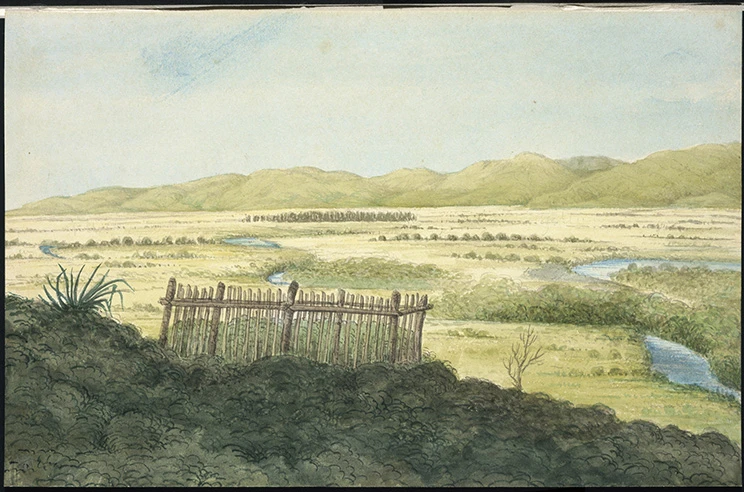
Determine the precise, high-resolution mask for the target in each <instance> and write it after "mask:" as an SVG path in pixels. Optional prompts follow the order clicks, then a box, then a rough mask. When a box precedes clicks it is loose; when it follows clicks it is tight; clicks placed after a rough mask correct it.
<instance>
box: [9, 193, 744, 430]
mask: <svg viewBox="0 0 744 492" xmlns="http://www.w3.org/2000/svg"><path fill="white" fill-rule="evenodd" d="M365 210H370V211H378V210H380V211H381V210H385V209H365ZM288 211H291V210H288ZM406 211H410V212H412V213H413V214H414V215H415V216H416V220H413V221H409V222H318V223H313V222H306V223H304V222H303V223H286V222H285V223H280V222H245V221H244V220H243V219H244V218H245V217H246V215H250V214H252V213H253V212H252V211H244V212H182V213H171V214H166V213H142V214H103V215H81V216H75V215H70V216H40V217H18V216H7V217H6V224H5V240H6V247H5V260H6V293H8V292H12V293H16V294H19V295H22V296H27V297H36V296H37V295H38V294H40V293H41V292H42V290H41V289H42V285H43V284H44V283H45V278H46V276H48V275H52V276H54V275H56V274H57V273H58V272H59V269H58V267H57V264H58V263H60V264H62V265H63V266H65V267H73V268H75V270H77V269H78V268H79V267H81V266H83V265H87V267H86V271H91V270H92V267H94V266H95V265H97V264H99V263H103V267H102V269H110V270H111V273H110V275H111V276H113V277H117V278H124V279H126V280H127V281H128V282H129V284H131V285H132V287H133V288H134V292H126V293H125V295H124V307H123V308H122V307H121V305H119V303H118V300H116V299H115V302H114V305H113V315H114V317H115V318H116V319H119V320H121V321H123V322H127V323H132V324H134V325H135V326H136V327H137V328H138V329H139V330H141V332H142V333H143V334H144V335H146V336H148V337H157V335H158V332H159V327H160V320H161V316H162V308H161V306H160V304H159V303H158V300H159V298H160V297H162V296H163V295H164V293H165V287H166V284H167V282H168V279H169V278H170V277H171V276H175V277H176V278H177V280H178V281H179V282H182V283H184V284H192V285H193V284H197V285H198V286H199V287H209V286H216V284H217V282H219V281H222V282H225V283H226V284H228V285H242V286H247V287H260V288H262V289H263V288H266V287H270V284H268V282H267V281H266V277H267V276H268V275H269V274H271V273H275V272H277V271H284V272H286V275H285V277H286V278H287V279H295V280H297V281H298V282H299V283H300V286H301V288H306V289H313V290H326V291H333V290H335V289H338V288H344V289H347V290H351V291H353V292H357V291H358V292H363V293H365V294H375V295H384V296H389V295H390V293H391V291H392V290H393V289H399V290H401V291H403V292H404V293H405V292H421V293H426V294H429V298H430V300H431V301H432V302H433V304H434V306H435V307H434V310H433V311H432V312H431V313H430V315H429V317H428V318H427V322H426V325H425V329H424V330H425V331H424V349H425V350H429V351H431V352H433V353H434V354H435V356H436V357H437V358H438V359H441V360H448V361H450V363H451V364H452V365H453V366H454V368H455V369H457V371H458V373H459V375H460V376H461V377H465V376H472V377H479V378H487V379H489V380H491V381H494V382H496V383H497V384H499V385H502V386H509V380H508V377H507V373H506V370H505V369H504V366H503V364H502V361H503V358H504V354H506V353H507V352H508V350H509V347H510V346H511V343H512V341H513V340H514V339H516V337H517V335H518V332H519V330H520V329H521V328H522V327H526V326H528V325H532V326H533V327H534V328H535V329H536V332H537V333H538V335H539V343H540V344H541V345H542V346H543V347H544V349H545V350H546V354H547V355H546V356H545V358H544V361H543V363H542V364H540V365H538V366H535V367H531V368H530V369H529V370H528V371H527V373H526V374H525V377H524V386H525V389H526V391H528V392H543V393H547V394H549V395H550V396H551V397H553V398H557V399H562V400H569V401H572V402H574V403H576V404H594V403H602V404H605V405H607V406H609V407H612V408H614V409H616V411H617V413H618V416H620V417H621V418H623V419H626V420H634V419H647V420H650V421H653V422H655V423H658V424H660V425H667V424H673V425H677V426H679V427H680V428H683V429H688V430H693V431H698V432H699V431H702V430H705V429H716V430H719V431H720V432H722V433H724V434H726V435H727V436H729V437H731V438H732V439H735V440H736V441H737V442H740V405H739V404H737V403H734V402H732V401H730V400H726V399H724V398H720V397H717V396H713V395H710V394H707V393H705V392H703V391H700V390H696V389H689V388H681V387H679V386H677V385H673V384H670V383H668V382H666V381H664V380H663V378H659V377H657V376H655V375H653V374H651V373H650V372H649V361H648V360H646V358H645V357H646V356H645V355H644V354H645V351H644V349H643V347H642V343H641V335H642V334H643V333H644V330H646V331H651V332H653V330H650V329H648V328H649V326H650V325H643V324H640V323H636V324H633V323H631V322H630V321H628V320H620V319H618V322H617V325H615V324H614V323H613V319H612V316H610V315H607V314H606V313H609V312H611V311H609V310H608V309H609V308H610V307H612V306H610V305H609V304H608V305H607V308H608V309H603V308H602V306H601V305H598V304H597V302H598V301H597V300H598V299H600V300H601V299H605V300H606V299H607V298H611V297H612V296H629V297H628V298H634V297H633V296H648V295H650V294H651V293H653V292H658V293H660V294H661V295H663V298H664V299H665V300H664V302H666V301H669V302H673V301H679V303H684V304H679V307H674V308H673V309H672V308H669V309H670V311H669V312H668V313H667V314H670V316H671V315H674V316H678V318H679V317H680V316H681V318H685V316H688V315H689V316H688V318H689V319H682V321H679V319H677V318H674V319H675V320H676V321H675V322H674V323H677V324H674V323H673V322H672V321H670V320H671V319H672V318H669V319H667V318H664V319H667V321H666V325H664V326H668V327H670V328H669V330H668V332H664V333H666V334H668V335H670V336H676V335H674V334H675V333H676V334H680V333H687V332H685V331H684V330H685V329H686V328H689V327H690V326H693V327H694V326H696V325H694V324H691V323H692V321H695V320H698V318H697V317H700V316H703V314H705V316H708V317H709V319H708V321H705V323H704V326H705V327H706V330H707V331H705V330H703V331H699V330H698V331H695V330H693V331H691V332H690V333H692V334H698V335H700V337H698V338H699V340H700V341H701V342H700V343H708V342H709V349H710V350H709V352H708V353H707V354H706V355H707V356H708V358H709V359H710V360H711V362H712V363H713V366H714V368H717V371H719V372H720V373H722V374H723V373H724V372H725V368H726V367H730V364H729V365H727V364H728V362H726V360H729V362H730V360H733V359H731V358H732V357H733V358H734V359H735V360H736V361H737V362H739V364H740V355H739V353H738V347H739V345H738V343H736V342H735V341H736V336H737V335H738V334H739V333H740V314H739V309H738V302H737V301H738V300H739V299H740V297H741V293H740V289H739V290H738V291H737V290H736V289H735V288H733V287H732V286H733V285H735V284H736V283H737V282H740V280H737V279H740V274H736V275H733V276H732V275H731V274H729V275H728V276H725V275H724V276H720V275H718V276H714V277H711V278H714V279H715V281H706V282H704V283H702V284H700V285H699V286H697V287H695V286H694V285H693V284H692V283H690V282H687V281H686V280H682V281H680V280H673V279H671V278H667V277H663V276H659V275H656V276H654V277H653V278H652V279H651V278H635V277H629V278H616V279H615V281H614V282H598V281H591V280H590V279H586V278H583V277H580V276H578V275H573V274H571V272H570V270H569V269H568V268H569V267H570V266H571V265H578V264H583V263H588V262H592V261H596V260H601V259H608V258H639V259H640V258H668V259H677V260H713V261H729V262H739V261H740V257H741V211H740V210H711V209H625V210H620V209H592V210H588V209H556V210H529V209H524V208H521V207H499V206H493V207H445V208H415V209H407V210H406ZM281 212H283V211H276V213H281ZM272 213H274V212H272ZM229 237H258V238H261V239H265V240H270V241H273V242H275V243H277V244H279V245H280V248H277V249H271V248H251V247H244V246H234V245H228V244H224V243H223V242H222V240H223V239H225V238H229ZM44 244H46V245H51V246H55V245H56V247H55V248H53V249H52V250H51V251H52V252H54V253H55V254H57V255H58V256H61V257H63V258H62V259H59V258H54V257H52V256H49V255H46V254H44V253H42V251H40V249H39V246H40V245H44ZM665 275H666V274H665ZM678 275H679V274H678ZM706 275H707V274H706ZM737 275H738V276H737ZM724 277H725V278H724ZM489 283H495V284H497V285H507V284H508V285H511V287H509V288H508V289H507V290H506V292H505V293H504V292H502V293H501V294H499V295H502V294H503V295H506V296H507V297H505V299H511V300H512V301H513V304H514V303H516V304H520V305H523V306H529V305H531V304H530V303H531V302H532V300H534V299H543V298H544V297H545V296H546V295H547V293H550V292H553V293H556V294H555V295H553V297H552V298H551V299H552V301H551V302H553V303H555V302H563V300H565V299H568V298H570V299H574V300H575V299H579V300H580V301H581V303H584V304H580V305H581V306H589V307H591V310H592V311H591V312H593V313H595V314H594V315H593V316H595V318H596V316H600V317H601V316H602V315H603V314H602V313H605V314H604V316H605V318H603V319H602V320H601V322H599V321H596V319H595V318H591V317H589V318H586V319H583V318H582V321H577V320H576V316H575V315H572V316H574V318H571V319H572V321H570V322H565V320H564V321H563V322H561V318H560V316H558V317H553V318H550V319H549V321H547V322H546V321H545V320H544V318H539V316H545V315H546V314H545V313H547V312H548V311H545V310H544V309H543V308H540V307H539V306H540V304H539V303H537V304H535V306H538V307H535V308H533V311H530V312H531V313H532V314H529V313H528V314H529V315H526V316H525V317H522V318H509V319H510V320H511V321H510V322H508V323H503V322H502V323H499V321H504V319H499V317H498V316H503V309H502V307H503V306H502V307H499V309H502V311H500V310H499V309H493V308H494V306H491V307H490V308H489V309H486V310H483V309H481V310H479V308H478V306H482V305H485V306H486V307H488V303H489V302H491V303H492V304H493V299H494V297H492V293H489V291H488V290H483V289H481V290H480V291H479V290H478V289H479V287H478V286H479V285H480V286H483V285H487V284H489ZM546 286H550V287H549V288H548V289H545V287H546ZM284 288H286V287H284ZM509 289H511V290H509ZM479 292H480V293H479ZM510 292H511V294H510ZM465 294H468V295H465ZM561 296H569V297H561ZM656 297H658V295H657V296H656ZM656 297H654V299H656ZM714 299H718V300H719V301H720V300H721V299H723V300H724V301H725V302H723V303H721V302H719V301H716V302H717V304H716V303H714V302H713V300H714ZM535 302H537V301H535ZM540 302H542V301H540ZM572 302H573V301H572ZM577 302H578V301H577ZM659 302H661V301H659ZM592 303H594V304H592ZM574 304H575V303H574ZM574 304H572V305H574ZM659 306H662V307H663V306H667V304H664V303H662V304H659ZM674 306H677V304H674ZM734 306H736V307H734ZM497 307H498V306H497ZM543 307H544V306H543ZM615 307H616V306H615ZM714 308H715V309H717V310H718V311H715V309H714ZM540 309H543V311H540ZM665 309H666V308H665ZM675 310H680V311H675ZM550 312H551V313H553V311H550ZM561 312H562V313H563V314H561V316H564V317H565V316H567V315H566V312H563V311H561ZM499 313H501V314H499ZM541 313H542V314H541ZM701 313H702V314H701ZM621 314H622V313H621ZM636 314H638V313H637V312H635V311H632V310H631V311H627V312H624V314H622V315H623V316H629V317H630V318H629V319H631V318H632V316H635V315H636ZM652 314H654V313H652ZM538 315H539V316H538ZM553 315H554V313H553V314H551V316H553ZM696 316H697V317H696ZM681 318H680V319H681ZM541 319H542V321H540V320H541ZM634 319H635V318H634ZM664 319H662V320H661V321H664ZM699 319H703V318H699ZM691 320H692V321H691ZM631 321H632V319H631ZM620 325H622V326H620ZM660 326H661V325H660ZM647 329H648V330H647ZM680 330H681V331H680ZM711 330H712V331H711ZM480 332H483V333H481V335H480V336H479V335H478V333H480ZM720 334H725V335H726V337H727V338H721V337H720V336H718V335H720ZM738 336H740V335H738ZM710 340H713V341H715V343H713V342H710ZM706 341H708V342H706ZM613 350H615V351H617V352H618V353H619V354H620V355H619V356H618V355H617V354H616V353H615V352H613ZM727 357H728V359H727ZM716 361H718V362H716ZM739 367H740V366H739ZM722 368H723V369H722ZM739 384H740V382H739Z"/></svg>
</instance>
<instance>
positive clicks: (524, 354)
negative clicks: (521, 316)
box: [504, 326, 545, 391]
mask: <svg viewBox="0 0 744 492" xmlns="http://www.w3.org/2000/svg"><path fill="white" fill-rule="evenodd" d="M536 341H537V335H535V331H534V329H533V328H532V327H531V326H529V327H528V328H527V331H526V332H525V333H521V334H520V335H519V342H514V344H513V345H512V347H511V354H510V355H509V359H507V360H506V361H504V367H505V368H506V370H507V371H508V373H509V377H510V378H511V380H512V383H514V387H515V388H516V389H518V390H519V391H522V376H523V375H524V372H525V371H526V370H527V368H528V367H529V366H530V365H532V364H538V363H539V360H540V359H541V358H542V356H543V355H545V353H544V352H543V351H542V347H537V348H535V347H534V344H535V342H536Z"/></svg>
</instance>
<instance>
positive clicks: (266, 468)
mask: <svg viewBox="0 0 744 492" xmlns="http://www.w3.org/2000/svg"><path fill="white" fill-rule="evenodd" d="M5 302H6V314H5V322H6V332H5V351H6V352H5V356H6V365H5V384H6V392H5V411H6V421H5V424H6V427H5V463H4V466H5V475H4V476H5V485H41V486H48V485H72V486H78V485H104V486H167V485H173V486H178V485H190V486H197V485H236V486H240V485H434V486H437V485H475V486H478V485H491V486H530V485H536V486H570V485H586V486H590V485H662V484H663V485H678V484H685V485H687V484H690V485H715V484H725V485H736V484H741V450H740V448H739V447H738V446H736V445H735V444H732V442H731V441H729V439H728V438H726V437H725V436H723V435H721V434H718V433H715V432H710V433H705V434H702V435H693V434H690V433H688V432H684V431H682V430H679V429H677V428H675V427H667V428H664V429H660V428H658V427H657V426H655V425H653V424H650V423H647V422H641V421H638V422H633V423H630V424H627V423H623V422H620V421H619V420H617V419H616V418H615V416H614V415H613V412H612V410H610V409H609V408H606V407H603V406H595V407H592V408H574V407H573V406H572V405H571V404H570V403H568V402H558V401H552V400H550V399H549V398H548V397H545V396H542V395H534V394H524V393H519V392H517V391H515V390H506V389H502V388H500V387H498V386H496V385H494V384H491V383H489V382H484V381H478V380H463V381H458V380H457V378H456V377H455V376H454V375H453V373H452V372H451V371H450V370H448V369H447V367H446V366H445V365H444V364H442V363H439V362H434V363H424V364H418V365H413V366H408V367H392V366H389V365H384V364H371V365H367V366H362V367H360V368H359V369H357V370H356V371H351V370H346V369H341V368H337V367H330V366H325V365H321V364H318V363H314V362H311V361H307V360H302V359H297V358H293V357H277V358H271V359H264V360H260V361H258V362H256V363H253V364H251V365H227V364H223V363H222V362H221V361H219V360H217V359H211V360H208V359H202V360H195V361H180V360H178V359H177V358H176V357H175V356H174V355H172V354H171V353H168V352H165V351H163V350H162V349H161V348H160V347H159V346H158V345H157V344H156V343H155V342H154V341H152V340H148V339H143V338H142V337H141V336H140V335H139V334H138V333H137V331H136V330H135V329H134V328H133V327H131V326H127V325H120V324H118V323H117V322H115V321H112V320H110V319H106V318H102V317H100V316H99V315H97V314H85V313H57V312H54V311H53V310H51V309H50V308H48V307H46V306H44V305H42V304H41V303H38V302H32V301H30V300H27V299H23V298H20V297H16V296H12V295H11V296H7V297H6V299H5Z"/></svg>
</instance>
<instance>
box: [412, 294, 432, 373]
mask: <svg viewBox="0 0 744 492" xmlns="http://www.w3.org/2000/svg"><path fill="white" fill-rule="evenodd" d="M419 306H420V307H421V308H422V311H421V314H420V315H419V319H418V326H416V340H415V341H414V342H415V343H414V347H413V349H414V350H415V351H416V352H415V354H414V358H415V359H416V362H421V347H422V345H423V336H422V335H423V331H424V319H425V318H426V310H427V309H428V308H429V296H427V295H426V294H424V296H423V297H422V298H421V302H420V303H419Z"/></svg>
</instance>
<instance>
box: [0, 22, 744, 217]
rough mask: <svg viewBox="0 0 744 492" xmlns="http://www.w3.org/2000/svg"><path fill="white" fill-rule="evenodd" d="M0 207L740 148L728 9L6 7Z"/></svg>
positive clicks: (736, 46)
mask: <svg viewBox="0 0 744 492" xmlns="http://www.w3.org/2000/svg"><path fill="white" fill-rule="evenodd" d="M6 16H7V22H6V81H5V98H6V115H5V122H6V155H5V159H6V161H5V162H6V169H5V178H6V181H5V192H6V199H5V207H6V210H8V209H13V208H17V207H19V206H20V205H22V204H24V203H28V202H31V201H35V200H39V199H41V198H46V197H49V196H58V195H73V194H78V193H82V192H85V191H87V190H90V189H93V188H99V187H104V186H132V187H141V186H154V185H161V184H168V183H178V182H184V181H189V180H193V179H198V178H202V177H206V176H211V175H215V174H222V173H241V174H249V173H251V172H253V171H255V170H258V169H262V168H287V167H294V166H316V167H319V168H321V169H326V170H341V169H343V170H348V171H351V172H354V173H357V174H360V175H363V176H373V175H379V174H385V173H387V172H390V171H392V170H394V169H398V168H402V167H409V168H411V167H428V168H430V169H433V170H435V171H439V172H453V171H458V170H460V169H462V168H464V167H466V166H468V165H470V164H472V163H474V162H476V161H478V160H483V159H498V158H506V157H510V156H513V155H515V154H517V153H519V152H523V151H532V152H538V153H541V154H545V155H547V156H549V157H553V158H563V157H570V156H574V155H608V156H611V157H615V158H620V159H626V160H635V159H638V158H641V157H644V156H646V155H648V154H650V153H652V152H655V151H658V150H664V149H676V148H684V147H689V146H693V145H697V144H700V143H709V142H713V143H725V142H732V141H739V140H740V138H741V63H742V60H741V49H742V32H741V28H742V22H741V12H740V11H736V10H731V9H727V10H721V9H718V10H698V9H696V10H692V11H676V12H675V11H666V12H638V11H636V12H632V11H627V10H626V11H610V12H596V11H558V10H556V9H552V10H551V11H521V10H520V11H513V10H510V11H507V10H503V9H439V8H437V9H423V10H418V9H403V10H400V9H395V10H384V11H383V10H381V9H358V8H352V9H344V10H338V9H337V10H335V11H329V10H327V9H312V10H307V9H302V10H284V11H282V10H273V11H266V10H263V11H224V10H218V11H202V12H165V11H163V12H154V11H150V12H145V11H138V12H134V11H128V12H123V11H119V12H97V13H94V12H86V13H83V12H77V13H74V12H71V11H59V10H57V11H23V10H14V9H9V10H7V11H6Z"/></svg>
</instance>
